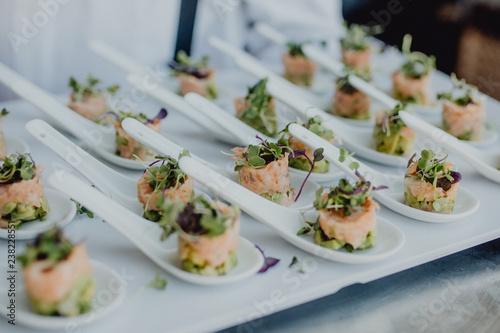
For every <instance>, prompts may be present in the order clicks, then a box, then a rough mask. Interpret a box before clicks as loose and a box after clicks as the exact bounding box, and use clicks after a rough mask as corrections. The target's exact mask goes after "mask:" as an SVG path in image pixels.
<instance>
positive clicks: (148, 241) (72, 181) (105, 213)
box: [49, 173, 264, 285]
mask: <svg viewBox="0 0 500 333" xmlns="http://www.w3.org/2000/svg"><path fill="white" fill-rule="evenodd" d="M49 183H50V184H51V185H52V186H53V187H55V188H57V189H59V190H60V191H62V192H64V193H66V194H67V195H69V196H70V197H71V198H72V199H74V200H75V201H77V202H79V203H80V204H82V205H83V206H85V207H86V208H88V209H89V210H91V211H92V212H94V213H95V214H96V215H98V216H99V217H100V218H102V219H103V220H105V221H106V222H107V223H108V224H109V225H111V226H112V227H113V228H115V229H116V230H118V231H119V232H120V233H121V234H122V235H124V236H125V237H127V238H128V239H129V240H130V241H131V242H132V243H133V244H134V245H135V246H137V247H138V248H139V249H140V250H141V251H142V253H144V254H145V255H146V256H148V257H149V258H150V259H151V260H153V261H154V262H155V263H156V264H157V265H158V266H160V267H161V268H162V269H164V270H165V271H166V272H168V273H170V274H172V275H173V276H175V277H177V278H179V279H181V280H184V281H187V282H191V283H195V284H202V285H220V284H227V283H232V282H236V281H239V280H241V279H244V278H247V277H249V276H251V275H253V274H255V273H257V271H259V269H260V268H261V267H262V265H263V263H264V260H263V257H262V254H261V253H260V252H259V250H258V249H257V248H256V247H255V246H254V245H253V244H252V243H250V242H249V241H248V240H246V239H245V238H243V237H240V239H239V243H238V249H237V250H236V254H237V256H238V265H237V266H236V267H235V268H234V269H233V270H232V271H231V272H230V273H229V274H227V275H222V276H203V275H198V274H193V273H189V272H186V271H184V270H182V269H181V261H180V259H179V258H178V254H177V241H176V237H175V236H174V237H172V236H171V237H169V238H168V240H167V241H165V242H162V241H161V240H160V238H161V235H162V233H163V229H162V228H161V227H160V226H158V224H156V223H154V222H151V221H148V220H146V219H143V218H141V217H139V216H137V215H136V214H134V213H132V212H131V211H129V210H128V209H127V208H125V207H123V206H122V205H120V204H119V203H117V202H116V201H113V200H112V199H110V198H109V197H107V196H106V195H104V194H103V193H101V192H99V191H98V190H97V189H94V188H92V187H91V186H90V185H88V184H86V183H85V182H83V181H82V180H80V179H78V178H76V177H75V176H73V175H71V174H69V173H61V174H59V175H52V176H51V177H49Z"/></svg>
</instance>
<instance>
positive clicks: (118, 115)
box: [99, 109, 168, 124]
mask: <svg viewBox="0 0 500 333" xmlns="http://www.w3.org/2000/svg"><path fill="white" fill-rule="evenodd" d="M167 115H168V112H167V110H166V109H161V110H160V112H158V114H157V115H156V116H155V117H154V118H152V119H149V118H148V117H147V116H146V115H145V114H144V113H133V112H130V111H128V112H125V111H119V110H117V111H108V112H106V113H105V114H103V115H102V116H100V117H99V120H101V119H103V118H107V117H113V118H114V120H115V121H116V122H118V123H121V122H122V121H123V120H125V119H126V118H133V119H135V120H137V121H139V122H141V123H143V124H149V123H152V122H154V121H155V119H160V120H161V119H163V118H165V117H166V116H167Z"/></svg>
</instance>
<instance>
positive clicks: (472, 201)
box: [289, 124, 479, 223]
mask: <svg viewBox="0 0 500 333" xmlns="http://www.w3.org/2000/svg"><path fill="white" fill-rule="evenodd" d="M289 130H290V133H291V134H292V135H294V136H296V137H297V138H298V139H300V140H301V141H302V142H304V143H305V144H306V145H308V146H309V147H311V148H319V147H323V148H324V152H323V155H324V156H325V158H326V159H328V160H329V161H330V162H332V163H334V164H336V165H337V166H338V167H339V168H340V169H341V170H342V171H343V172H344V173H345V174H347V175H349V176H350V177H351V178H354V179H358V177H357V176H356V174H355V173H354V171H353V170H351V169H350V168H349V167H347V166H346V165H345V164H344V163H341V162H339V157H340V150H339V149H338V148H337V147H335V146H333V145H332V144H327V145H325V144H324V143H323V142H322V139H321V138H320V137H319V136H317V135H316V134H314V133H312V132H311V131H309V130H307V129H305V128H304V127H302V126H298V125H296V124H292V125H290V127H289ZM351 161H353V162H358V163H359V168H358V169H357V170H358V172H359V173H360V174H362V175H363V176H364V177H365V178H366V179H367V180H369V181H371V182H372V183H373V186H375V187H378V186H381V185H385V186H388V189H386V190H382V191H375V192H374V194H373V195H374V196H375V198H377V200H378V201H379V202H380V203H381V204H383V205H384V206H386V207H387V208H389V209H391V210H393V211H395V212H397V213H399V214H401V215H405V216H408V217H411V218H413V219H417V220H420V221H425V222H433V223H445V222H451V221H456V220H459V219H463V218H465V217H467V216H469V215H471V214H473V213H474V212H475V211H477V209H478V208H479V199H478V198H477V197H476V196H475V195H474V194H472V193H471V192H469V191H467V190H465V189H464V188H463V187H462V186H460V187H459V189H458V193H457V197H456V201H455V209H454V210H453V212H452V213H450V214H440V213H434V212H426V211H422V210H419V209H416V208H412V207H410V206H407V205H406V204H405V199H404V192H403V189H404V183H403V176H401V177H398V176H393V175H389V174H384V173H381V172H378V171H376V170H374V169H372V168H370V167H368V166H367V165H364V164H363V163H361V162H359V161H358V160H356V159H355V158H352V157H351Z"/></svg>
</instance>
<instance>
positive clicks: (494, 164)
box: [399, 111, 500, 183]
mask: <svg viewBox="0 0 500 333" xmlns="http://www.w3.org/2000/svg"><path fill="white" fill-rule="evenodd" d="M399 115H400V117H401V119H403V121H404V122H405V123H406V125H407V126H409V127H410V128H412V129H413V130H415V131H417V132H419V133H421V134H423V135H425V136H427V137H429V138H430V139H432V140H433V141H434V142H435V143H436V144H438V145H439V146H442V147H443V148H446V149H448V150H449V151H452V152H453V153H455V154H456V155H458V156H460V158H462V159H463V160H465V161H467V162H469V164H471V165H472V166H473V167H475V168H476V170H477V171H478V172H479V173H480V174H482V175H483V176H484V177H486V178H488V179H490V180H492V181H494V182H497V183H500V170H498V168H500V154H494V153H487V152H484V151H481V150H479V149H477V148H474V147H472V146H470V145H469V144H467V143H464V142H463V141H461V140H458V139H457V138H456V137H454V136H453V135H451V134H448V133H446V132H445V131H443V130H441V129H439V128H437V127H435V126H432V125H431V124H429V123H427V122H425V121H423V120H422V119H419V118H417V117H415V116H413V115H411V114H409V113H408V112H405V111H399Z"/></svg>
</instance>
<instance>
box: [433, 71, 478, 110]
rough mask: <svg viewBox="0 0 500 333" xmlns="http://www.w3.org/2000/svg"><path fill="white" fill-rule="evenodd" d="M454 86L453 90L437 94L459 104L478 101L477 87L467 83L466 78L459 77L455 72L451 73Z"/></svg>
mask: <svg viewBox="0 0 500 333" xmlns="http://www.w3.org/2000/svg"><path fill="white" fill-rule="evenodd" d="M451 81H452V83H453V88H452V90H451V91H448V92H443V93H440V94H438V95H437V98H438V99H447V100H449V101H452V102H455V104H457V105H459V106H465V105H468V104H475V103H478V102H479V100H478V89H477V87H475V86H473V85H470V84H467V83H465V79H461V80H459V79H457V76H456V74H455V73H451Z"/></svg>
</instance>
